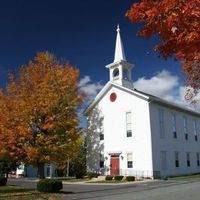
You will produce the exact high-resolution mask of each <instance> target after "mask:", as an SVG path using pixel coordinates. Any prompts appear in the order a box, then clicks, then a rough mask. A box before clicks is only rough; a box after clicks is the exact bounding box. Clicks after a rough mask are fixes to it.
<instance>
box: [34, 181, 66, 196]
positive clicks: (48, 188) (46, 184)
mask: <svg viewBox="0 0 200 200" xmlns="http://www.w3.org/2000/svg"><path fill="white" fill-rule="evenodd" d="M62 188H63V185H62V181H60V180H53V179H43V180H40V181H39V182H38V183H37V190H38V191H39V192H52V193H53V192H58V191H59V190H61V189H62Z"/></svg>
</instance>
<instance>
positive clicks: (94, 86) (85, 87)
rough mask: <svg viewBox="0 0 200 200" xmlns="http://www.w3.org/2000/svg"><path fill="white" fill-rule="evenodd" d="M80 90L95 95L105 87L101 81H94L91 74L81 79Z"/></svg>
mask: <svg viewBox="0 0 200 200" xmlns="http://www.w3.org/2000/svg"><path fill="white" fill-rule="evenodd" d="M79 87H80V90H81V91H83V92H84V93H85V94H86V95H88V96H89V97H91V96H92V97H94V96H96V95H97V93H98V92H99V91H100V90H101V89H102V88H103V85H102V84H101V83H99V82H97V83H94V82H92V81H91V78H90V77H89V76H84V77H83V78H82V79H81V80H80V81H79Z"/></svg>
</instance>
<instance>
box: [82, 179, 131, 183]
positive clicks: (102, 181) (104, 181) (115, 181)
mask: <svg viewBox="0 0 200 200" xmlns="http://www.w3.org/2000/svg"><path fill="white" fill-rule="evenodd" d="M131 182H134V181H126V180H122V181H117V180H110V181H106V180H101V181H87V182H86V183H116V184H117V183H131Z"/></svg>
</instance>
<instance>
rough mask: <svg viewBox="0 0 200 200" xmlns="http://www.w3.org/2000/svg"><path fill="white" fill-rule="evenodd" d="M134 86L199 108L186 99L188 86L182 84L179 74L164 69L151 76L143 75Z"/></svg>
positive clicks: (163, 97)
mask: <svg viewBox="0 0 200 200" xmlns="http://www.w3.org/2000/svg"><path fill="white" fill-rule="evenodd" d="M134 87H135V88H136V89H138V90H141V91H143V92H146V93H149V94H152V95H155V96H157V97H160V98H162V99H164V100H167V101H170V102H173V103H177V104H179V105H181V106H185V107H187V108H191V109H198V108H197V106H195V107H194V106H191V105H189V103H188V102H186V101H185V93H186V87H185V86H183V85H181V83H180V80H179V78H178V76H176V75H173V74H172V73H171V72H169V71H167V70H162V71H161V72H158V73H156V74H155V76H153V77H151V78H149V79H148V78H146V77H141V78H139V79H138V80H137V81H135V82H134Z"/></svg>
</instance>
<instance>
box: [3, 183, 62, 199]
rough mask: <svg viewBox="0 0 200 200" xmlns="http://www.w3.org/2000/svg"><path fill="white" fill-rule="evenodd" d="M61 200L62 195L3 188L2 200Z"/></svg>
mask: <svg viewBox="0 0 200 200" xmlns="http://www.w3.org/2000/svg"><path fill="white" fill-rule="evenodd" d="M4 199H6V200H60V199H61V194H52V193H51V194H48V193H40V192H37V191H36V190H35V189H26V188H23V187H20V186H10V185H9V186H1V187H0V200H4Z"/></svg>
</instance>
